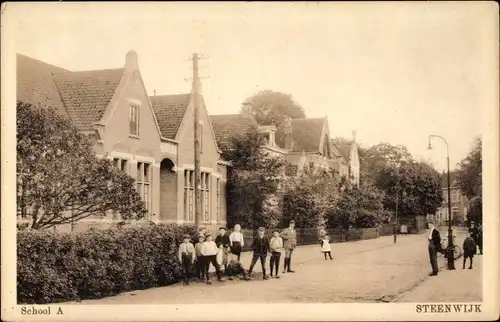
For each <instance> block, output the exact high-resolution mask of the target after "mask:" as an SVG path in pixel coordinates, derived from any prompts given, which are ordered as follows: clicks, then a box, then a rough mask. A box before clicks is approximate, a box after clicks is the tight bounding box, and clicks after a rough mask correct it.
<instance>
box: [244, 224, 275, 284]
mask: <svg viewBox="0 0 500 322" xmlns="http://www.w3.org/2000/svg"><path fill="white" fill-rule="evenodd" d="M265 231H266V229H265V228H264V227H260V228H259V230H258V235H257V236H256V237H255V238H254V240H253V245H252V248H253V257H252V262H251V263H250V269H249V270H248V275H250V274H252V270H253V267H254V266H255V263H257V260H258V259H260V264H261V266H262V276H263V278H264V279H265V280H267V279H268V277H267V275H266V257H267V253H268V252H269V250H270V247H269V238H267V236H265V235H264V233H265Z"/></svg>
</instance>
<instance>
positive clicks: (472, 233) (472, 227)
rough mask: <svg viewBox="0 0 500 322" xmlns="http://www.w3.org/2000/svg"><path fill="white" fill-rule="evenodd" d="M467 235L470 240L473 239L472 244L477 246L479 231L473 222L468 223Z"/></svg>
mask: <svg viewBox="0 0 500 322" xmlns="http://www.w3.org/2000/svg"><path fill="white" fill-rule="evenodd" d="M469 233H470V236H471V237H472V239H474V243H476V245H478V246H479V229H478V227H477V226H476V224H475V223H474V222H473V221H471V223H470V228H469ZM475 254H477V248H476V251H475V252H474V255H475Z"/></svg>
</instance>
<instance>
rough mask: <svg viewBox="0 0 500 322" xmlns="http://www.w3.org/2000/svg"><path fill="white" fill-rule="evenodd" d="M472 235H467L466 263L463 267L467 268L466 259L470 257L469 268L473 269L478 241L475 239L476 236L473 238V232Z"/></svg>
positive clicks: (465, 243)
mask: <svg viewBox="0 0 500 322" xmlns="http://www.w3.org/2000/svg"><path fill="white" fill-rule="evenodd" d="M469 235H470V236H467V238H465V240H464V245H463V249H464V264H463V269H465V261H466V260H467V258H469V259H470V265H469V269H472V258H473V257H474V254H476V247H477V246H476V242H475V241H474V238H472V232H471V233H469Z"/></svg>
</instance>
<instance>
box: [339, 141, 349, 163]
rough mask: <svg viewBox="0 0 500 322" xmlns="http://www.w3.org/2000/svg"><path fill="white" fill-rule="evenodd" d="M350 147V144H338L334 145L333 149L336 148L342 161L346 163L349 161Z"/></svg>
mask: <svg viewBox="0 0 500 322" xmlns="http://www.w3.org/2000/svg"><path fill="white" fill-rule="evenodd" d="M351 146H352V143H339V144H336V145H335V147H337V150H338V151H339V152H340V154H341V155H342V156H343V157H344V159H346V161H350V160H351Z"/></svg>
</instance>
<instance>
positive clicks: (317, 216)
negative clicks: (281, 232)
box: [283, 168, 344, 228]
mask: <svg viewBox="0 0 500 322" xmlns="http://www.w3.org/2000/svg"><path fill="white" fill-rule="evenodd" d="M343 182H344V181H342V183H341V181H340V179H339V178H338V176H336V175H335V174H334V173H333V172H330V171H324V170H320V171H317V170H313V169H308V168H305V169H304V172H302V173H301V174H300V175H299V176H297V177H291V178H288V182H287V184H286V188H285V192H284V195H283V222H284V223H286V222H289V221H290V220H291V219H293V220H295V222H296V225H297V227H301V228H315V227H319V226H322V225H323V224H324V222H325V220H326V213H331V212H332V211H333V208H334V207H335V205H336V202H337V198H338V195H339V189H340V187H341V185H342V184H343Z"/></svg>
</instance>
